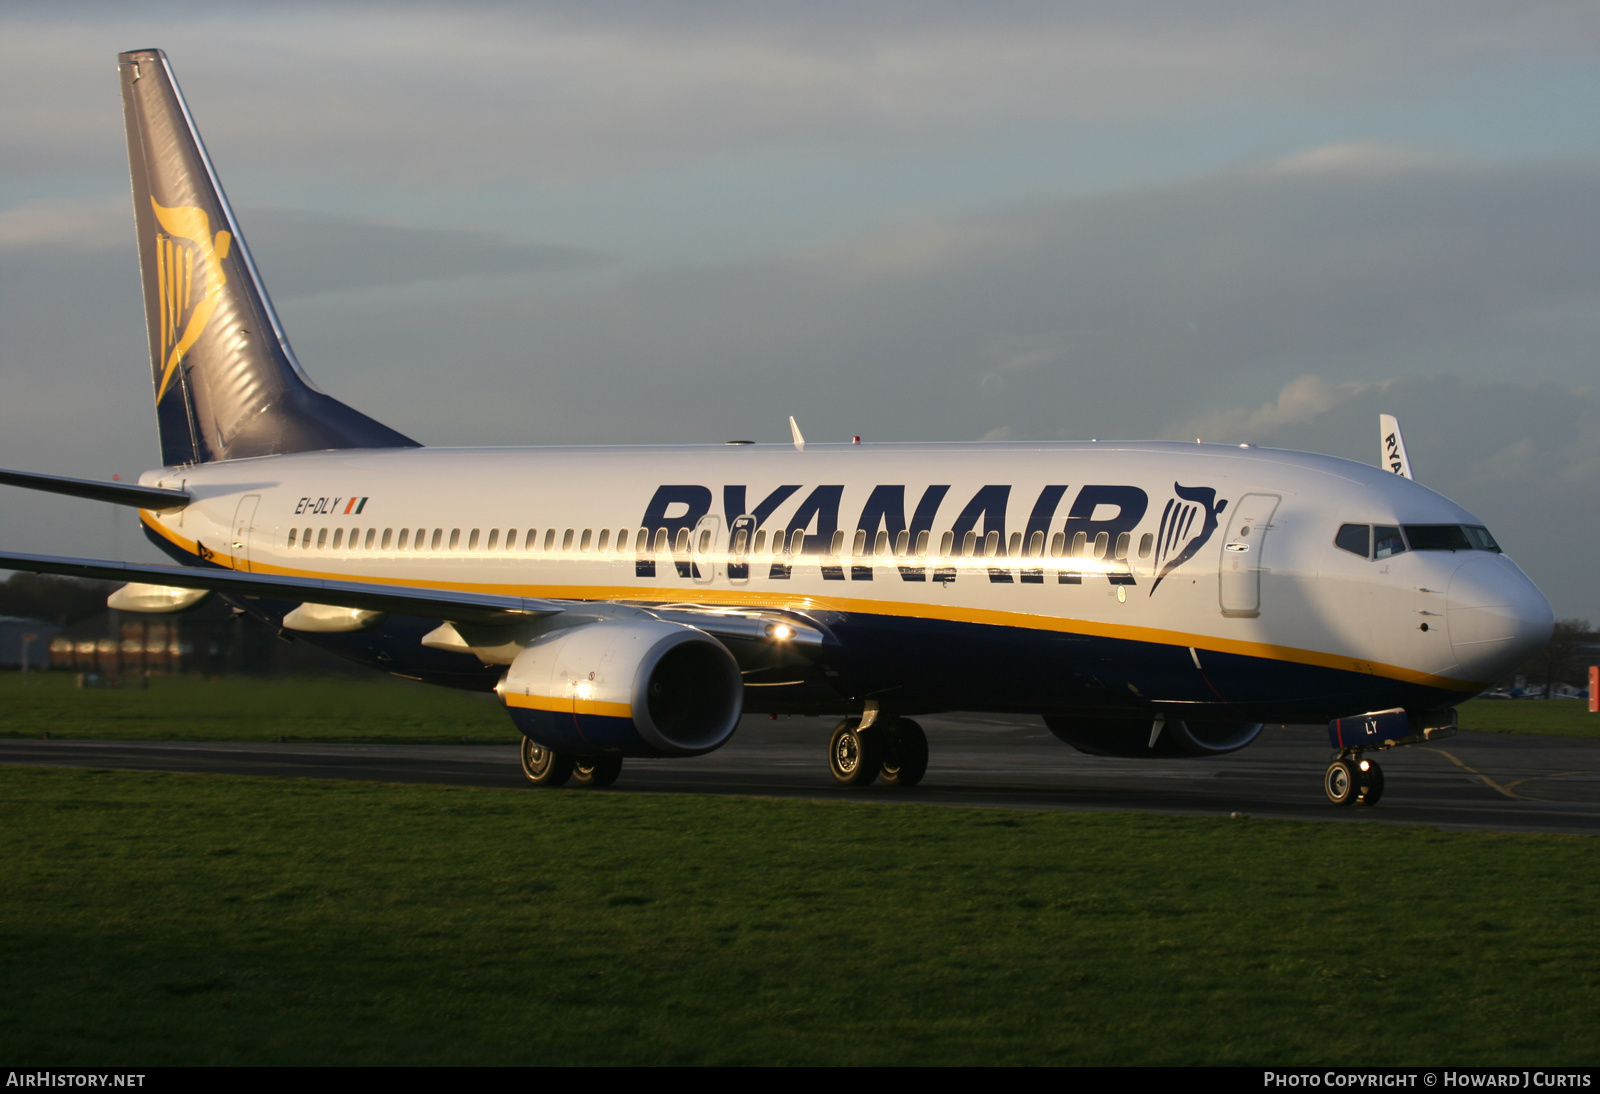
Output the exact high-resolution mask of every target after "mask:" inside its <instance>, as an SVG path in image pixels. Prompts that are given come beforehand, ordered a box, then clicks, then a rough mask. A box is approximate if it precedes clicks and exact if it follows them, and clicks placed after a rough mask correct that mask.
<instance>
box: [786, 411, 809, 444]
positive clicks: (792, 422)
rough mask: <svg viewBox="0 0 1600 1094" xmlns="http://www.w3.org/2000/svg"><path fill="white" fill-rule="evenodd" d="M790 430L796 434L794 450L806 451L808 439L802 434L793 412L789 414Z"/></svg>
mask: <svg viewBox="0 0 1600 1094" xmlns="http://www.w3.org/2000/svg"><path fill="white" fill-rule="evenodd" d="M789 432H790V433H793V434H794V450H795V451H796V452H804V451H805V450H806V439H805V438H804V437H803V436H801V435H800V426H799V424H798V423H797V422H796V421H795V420H794V415H793V414H791V415H789Z"/></svg>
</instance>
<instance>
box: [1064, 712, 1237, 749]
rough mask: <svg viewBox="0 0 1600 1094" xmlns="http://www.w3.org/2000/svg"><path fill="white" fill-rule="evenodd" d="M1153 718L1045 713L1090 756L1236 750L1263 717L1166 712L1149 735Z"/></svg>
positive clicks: (1068, 739)
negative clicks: (1176, 715) (1242, 719)
mask: <svg viewBox="0 0 1600 1094" xmlns="http://www.w3.org/2000/svg"><path fill="white" fill-rule="evenodd" d="M1153 722H1154V719H1152V718H1140V719H1130V718H1073V717H1062V716H1059V715H1050V714H1047V715H1045V718H1044V724H1045V727H1046V728H1047V729H1049V730H1050V732H1051V733H1053V734H1055V736H1056V739H1057V740H1060V741H1065V742H1066V743H1067V744H1069V745H1071V746H1072V747H1073V748H1075V749H1077V750H1078V751H1079V752H1087V753H1088V754H1089V755H1091V756H1124V757H1128V758H1131V759H1153V758H1156V757H1165V758H1169V759H1170V758H1173V757H1183V756H1220V755H1222V754H1223V753H1225V752H1236V751H1238V750H1239V749H1241V748H1243V747H1244V746H1245V745H1247V744H1249V743H1250V742H1251V741H1253V740H1255V739H1256V736H1257V734H1259V733H1260V732H1261V723H1260V722H1236V721H1219V720H1212V719H1206V720H1201V719H1182V720H1180V719H1177V718H1168V719H1167V720H1166V723H1165V724H1164V725H1163V726H1162V727H1161V732H1160V733H1159V734H1157V735H1156V739H1155V741H1154V742H1153V743H1152V742H1151V740H1150V731H1151V728H1152V725H1153Z"/></svg>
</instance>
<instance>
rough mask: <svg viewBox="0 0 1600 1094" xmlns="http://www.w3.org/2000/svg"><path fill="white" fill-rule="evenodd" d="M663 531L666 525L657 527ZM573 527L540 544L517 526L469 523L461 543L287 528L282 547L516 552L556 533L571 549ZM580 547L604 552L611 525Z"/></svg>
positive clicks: (441, 535) (642, 541)
mask: <svg viewBox="0 0 1600 1094" xmlns="http://www.w3.org/2000/svg"><path fill="white" fill-rule="evenodd" d="M628 531H629V530H628V529H626V528H619V529H618V530H617V539H616V550H618V551H626V550H627V549H628ZM661 531H662V532H663V533H664V532H665V531H666V529H662V530H661ZM576 534H577V533H576V531H575V529H572V528H568V529H567V530H566V532H565V533H558V532H557V531H556V529H554V528H546V529H544V540H543V545H542V546H541V544H540V538H539V535H540V533H539V529H537V528H529V529H527V530H526V531H522V530H519V529H516V528H508V529H506V534H505V536H504V537H503V538H502V537H501V535H500V529H498V528H491V529H489V534H488V536H484V535H483V534H482V529H479V528H474V529H472V530H471V531H470V532H468V533H467V536H466V542H465V544H463V543H462V537H461V529H460V528H450V529H448V530H447V529H444V528H434V529H431V530H430V529H427V528H418V529H416V530H415V531H414V532H413V530H412V529H410V528H402V529H400V531H399V534H398V535H397V534H396V533H395V530H394V529H393V528H385V529H383V530H382V531H381V532H380V531H379V530H378V529H376V528H368V529H366V531H365V535H363V532H362V529H360V528H351V529H349V533H348V535H347V534H346V530H345V529H343V528H331V529H330V528H291V529H289V538H288V540H287V541H286V543H285V546H286V547H287V548H290V549H292V548H295V547H299V548H300V549H301V550H310V549H311V547H312V545H313V541H315V545H316V548H317V550H319V551H320V550H331V551H389V550H395V551H462V550H467V551H479V550H482V551H500V552H505V551H521V552H537V551H545V552H551V553H553V552H555V551H556V550H557V546H556V536H557V535H561V544H560V548H559V549H560V550H561V551H564V552H571V551H572V550H573V546H574V536H575V535H576ZM647 535H648V533H647V531H646V530H645V529H643V528H641V529H639V543H638V547H637V550H639V551H643V550H645V548H646V546H647V545H648V541H647V538H646V537H647ZM577 549H578V550H579V551H608V550H611V529H609V528H602V529H600V536H599V538H598V539H595V538H594V532H593V530H592V529H589V528H585V529H584V530H583V534H582V537H581V538H580V539H578V540H577Z"/></svg>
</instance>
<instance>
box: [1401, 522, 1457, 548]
mask: <svg viewBox="0 0 1600 1094" xmlns="http://www.w3.org/2000/svg"><path fill="white" fill-rule="evenodd" d="M1406 541H1407V542H1409V543H1410V544H1411V549H1412V550H1413V551H1470V550H1472V544H1471V543H1469V542H1468V541H1467V533H1466V532H1464V531H1462V530H1461V525H1459V524H1408V525H1406Z"/></svg>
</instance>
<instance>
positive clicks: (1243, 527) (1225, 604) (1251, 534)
mask: <svg viewBox="0 0 1600 1094" xmlns="http://www.w3.org/2000/svg"><path fill="white" fill-rule="evenodd" d="M1280 500H1282V499H1281V498H1280V496H1279V495H1277V494H1246V495H1245V496H1244V497H1242V498H1240V499H1239V503H1238V505H1237V506H1235V507H1234V510H1233V515H1232V516H1231V517H1230V518H1229V519H1228V534H1227V536H1226V537H1225V538H1224V539H1223V541H1222V562H1221V570H1220V572H1219V574H1218V582H1217V584H1218V592H1219V595H1220V597H1221V600H1222V614H1223V615H1232V616H1254V615H1260V614H1261V571H1262V570H1263V569H1264V568H1265V566H1266V559H1265V557H1264V556H1265V553H1266V552H1265V548H1266V545H1267V530H1268V529H1269V528H1270V527H1271V526H1272V514H1273V513H1274V512H1275V511H1276V510H1277V508H1278V502H1279V501H1280Z"/></svg>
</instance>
